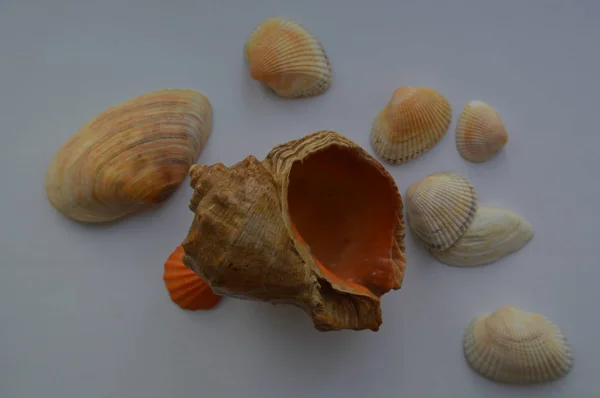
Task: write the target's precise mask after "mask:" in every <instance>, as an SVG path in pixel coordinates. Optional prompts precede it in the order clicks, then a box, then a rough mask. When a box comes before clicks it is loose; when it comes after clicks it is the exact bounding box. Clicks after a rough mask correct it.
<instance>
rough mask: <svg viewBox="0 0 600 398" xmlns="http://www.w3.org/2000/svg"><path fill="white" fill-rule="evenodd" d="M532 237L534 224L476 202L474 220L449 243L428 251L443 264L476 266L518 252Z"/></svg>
mask: <svg viewBox="0 0 600 398" xmlns="http://www.w3.org/2000/svg"><path fill="white" fill-rule="evenodd" d="M531 238H533V227H532V226H531V224H529V223H528V222H527V220H525V219H524V218H523V217H521V216H520V215H518V214H517V213H515V212H513V211H510V210H508V209H503V208H501V207H493V206H483V205H479V206H478V207H477V211H476V212H475V218H474V219H473V222H472V223H471V225H470V226H469V228H467V230H466V232H465V233H464V234H463V235H462V236H461V237H460V238H458V240H457V241H456V242H455V243H454V244H453V245H452V246H450V247H449V248H448V249H447V250H444V251H435V250H430V253H431V254H432V255H433V256H434V257H435V258H437V259H438V260H439V261H441V262H442V263H444V264H448V265H451V266H455V267H475V266H479V265H485V264H490V263H493V262H495V261H497V260H499V259H501V258H503V257H505V256H508V255H509V254H512V253H514V252H517V251H519V250H520V249H521V248H523V246H525V245H526V244H527V243H528V242H529V241H530V240H531Z"/></svg>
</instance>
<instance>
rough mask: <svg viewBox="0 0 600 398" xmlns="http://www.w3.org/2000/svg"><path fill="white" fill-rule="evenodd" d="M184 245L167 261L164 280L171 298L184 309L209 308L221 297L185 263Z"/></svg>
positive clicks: (178, 247)
mask: <svg viewBox="0 0 600 398" xmlns="http://www.w3.org/2000/svg"><path fill="white" fill-rule="evenodd" d="M183 255H184V251H183V247H181V246H177V248H176V249H175V250H174V251H173V253H171V255H170V256H169V257H168V258H167V261H165V269H164V273H163V280H164V281H165V287H166V288H167V292H169V296H170V297H171V300H172V301H173V302H174V303H175V304H177V305H178V306H179V307H180V308H183V309H184V310H191V311H196V310H208V309H211V308H213V307H214V306H215V305H217V303H218V302H219V301H221V297H220V296H217V295H216V294H214V293H213V291H212V289H211V288H210V286H209V285H208V284H207V283H206V282H204V281H203V280H202V278H200V277H199V276H198V275H197V274H196V273H195V272H194V271H192V270H191V269H189V268H188V267H186V266H185V264H183Z"/></svg>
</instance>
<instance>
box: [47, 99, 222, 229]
mask: <svg viewBox="0 0 600 398" xmlns="http://www.w3.org/2000/svg"><path fill="white" fill-rule="evenodd" d="M211 124H212V109H211V105H210V103H209V101H208V99H207V98H206V97H205V96H204V95H202V94H201V93H199V92H197V91H193V90H183V89H165V90H158V91H153V92H149V93H146V94H142V95H139V96H137V97H134V98H131V99H129V100H127V101H125V102H123V103H121V104H119V105H115V106H113V107H110V108H109V109H107V110H105V111H104V112H102V113H101V114H99V115H98V116H96V117H95V118H93V119H92V120H90V121H89V122H88V123H86V124H85V125H84V126H82V127H81V128H80V129H79V131H77V133H75V134H74V135H73V136H71V137H70V138H69V139H68V140H67V141H66V142H65V143H64V144H63V145H62V147H61V148H60V149H59V150H58V151H57V153H56V154H55V155H54V157H53V158H52V161H51V162H50V165H49V167H48V170H47V172H46V194H47V197H48V200H49V202H50V203H51V204H52V206H54V207H55V208H56V209H57V210H59V211H60V212H61V213H62V214H64V215H65V216H67V217H69V218H72V219H74V220H77V221H81V222H90V223H97V222H107V221H113V220H116V219H119V218H122V217H124V216H126V215H128V214H132V213H136V212H139V211H142V210H145V209H148V208H150V207H153V206H154V205H156V204H158V203H160V202H162V201H164V200H165V199H167V198H168V197H169V196H170V195H171V194H172V193H173V192H174V191H175V189H176V188H177V187H178V186H179V184H180V183H181V182H182V181H183V179H184V178H185V177H186V176H187V174H188V171H189V167H190V166H191V165H192V164H193V163H194V162H195V161H196V160H197V159H198V157H199V156H200V153H201V151H202V149H203V148H204V145H205V143H206V140H207V139H208V136H209V134H210V129H211Z"/></svg>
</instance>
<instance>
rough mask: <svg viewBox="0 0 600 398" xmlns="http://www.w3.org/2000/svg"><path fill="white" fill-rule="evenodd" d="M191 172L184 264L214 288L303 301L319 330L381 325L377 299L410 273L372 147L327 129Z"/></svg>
mask: <svg viewBox="0 0 600 398" xmlns="http://www.w3.org/2000/svg"><path fill="white" fill-rule="evenodd" d="M190 175H191V184H192V186H193V187H194V190H195V192H194V194H193V196H192V199H191V201H190V209H191V210H192V211H194V212H195V217H194V221H193V223H192V225H191V227H190V229H189V232H188V235H187V237H186V238H185V240H184V241H183V243H182V245H183V248H184V250H185V253H186V255H185V256H184V263H185V264H186V265H187V266H188V267H190V268H191V269H192V270H194V271H195V272H197V273H198V274H199V275H200V276H201V277H202V278H203V279H204V280H205V281H207V282H208V283H209V284H210V285H211V287H212V289H213V291H214V292H215V293H216V294H219V295H224V296H232V297H237V298H241V299H250V300H262V301H267V302H272V303H289V304H293V305H296V306H298V307H301V308H302V309H304V311H306V312H307V313H308V314H309V315H310V316H311V317H312V320H313V323H314V326H315V328H316V329H318V330H323V331H324V330H339V329H354V330H361V329H371V330H374V331H376V330H378V329H379V326H380V325H381V323H382V316H381V307H380V298H381V296H382V295H383V294H385V293H386V292H388V291H389V290H391V289H399V288H400V286H401V283H402V280H403V277H404V269H405V257H404V222H403V215H402V198H401V196H400V194H399V192H398V188H397V187H396V184H395V183H394V180H393V178H392V177H391V176H390V175H389V173H388V172H387V171H386V170H385V169H384V168H383V167H382V166H381V164H380V163H379V162H377V161H376V160H375V159H374V158H372V157H371V156H370V155H369V154H368V153H367V152H366V151H364V150H363V149H362V148H360V147H359V146H357V145H356V144H355V143H353V142H352V141H350V140H348V139H346V138H345V137H342V136H341V135H339V134H337V133H335V132H333V131H320V132H317V133H313V134H310V135H308V136H305V137H304V138H301V139H299V140H295V141H291V142H288V143H286V144H283V145H279V146H277V147H275V148H273V149H272V150H271V151H270V152H269V154H268V155H267V157H266V158H265V160H264V161H263V162H260V161H258V160H257V159H256V158H255V157H253V156H248V157H247V158H246V159H244V160H243V161H241V162H239V163H237V164H235V165H233V166H231V167H229V168H227V167H225V166H223V165H222V164H220V163H217V164H215V165H213V166H200V165H198V166H193V167H192V168H191V170H190Z"/></svg>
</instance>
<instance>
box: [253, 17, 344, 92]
mask: <svg viewBox="0 0 600 398" xmlns="http://www.w3.org/2000/svg"><path fill="white" fill-rule="evenodd" d="M245 52H246V60H247V61H248V65H249V69H250V75H251V76H252V78H253V79H254V80H258V81H261V82H263V83H265V84H266V85H268V86H269V87H270V88H271V89H273V91H275V93H276V94H277V95H279V96H280V97H284V98H299V97H312V96H315V95H319V94H322V93H323V92H324V91H326V90H327V89H328V88H329V86H330V85H331V83H332V80H333V78H332V71H331V65H330V63H329V59H328V58H327V55H326V54H325V50H324V49H323V46H322V45H321V42H320V41H319V40H318V39H317V38H316V37H315V36H313V35H312V34H311V33H310V32H309V31H308V30H307V29H306V28H305V27H304V26H302V25H300V24H298V23H297V22H295V21H292V20H290V19H284V18H280V17H274V18H269V19H267V20H266V21H263V22H262V23H261V24H260V25H259V26H258V27H257V28H256V29H255V30H254V31H253V32H252V33H251V34H250V36H249V37H248V40H247V42H246V46H245Z"/></svg>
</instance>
